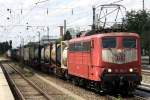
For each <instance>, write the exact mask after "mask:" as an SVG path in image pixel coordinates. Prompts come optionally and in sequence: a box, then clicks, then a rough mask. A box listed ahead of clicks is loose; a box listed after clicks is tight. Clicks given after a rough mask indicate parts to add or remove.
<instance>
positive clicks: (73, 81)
mask: <svg viewBox="0 0 150 100" xmlns="http://www.w3.org/2000/svg"><path fill="white" fill-rule="evenodd" d="M72 84H73V85H76V86H77V85H78V80H77V79H76V78H72Z"/></svg>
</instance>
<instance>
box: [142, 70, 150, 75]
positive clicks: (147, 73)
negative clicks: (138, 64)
mask: <svg viewBox="0 0 150 100" xmlns="http://www.w3.org/2000/svg"><path fill="white" fill-rule="evenodd" d="M142 74H144V75H150V70H142Z"/></svg>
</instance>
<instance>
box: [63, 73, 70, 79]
mask: <svg viewBox="0 0 150 100" xmlns="http://www.w3.org/2000/svg"><path fill="white" fill-rule="evenodd" d="M64 76H65V79H66V80H69V79H70V76H69V74H68V71H65V75H64Z"/></svg>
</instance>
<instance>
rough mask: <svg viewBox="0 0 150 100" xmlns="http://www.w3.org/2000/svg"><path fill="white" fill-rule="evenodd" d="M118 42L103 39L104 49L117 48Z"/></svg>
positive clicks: (114, 39)
mask: <svg viewBox="0 0 150 100" xmlns="http://www.w3.org/2000/svg"><path fill="white" fill-rule="evenodd" d="M116 45H117V41H116V38H110V37H108V38H103V39H102V46H103V48H116Z"/></svg>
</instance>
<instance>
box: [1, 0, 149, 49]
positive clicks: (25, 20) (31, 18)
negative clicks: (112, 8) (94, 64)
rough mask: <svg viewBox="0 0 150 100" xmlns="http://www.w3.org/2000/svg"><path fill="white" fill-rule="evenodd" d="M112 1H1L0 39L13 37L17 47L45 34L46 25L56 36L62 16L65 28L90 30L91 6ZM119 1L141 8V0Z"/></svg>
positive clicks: (4, 39) (127, 7) (122, 3)
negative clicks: (65, 24) (39, 34)
mask: <svg viewBox="0 0 150 100" xmlns="http://www.w3.org/2000/svg"><path fill="white" fill-rule="evenodd" d="M115 1H118V0H0V17H1V18H0V37H1V39H0V42H1V41H6V40H13V46H14V47H17V46H19V45H20V43H23V41H24V44H26V43H27V42H29V41H37V40H38V32H40V33H41V36H43V35H46V34H47V27H49V30H50V31H49V34H50V36H52V37H56V36H59V27H58V26H61V25H63V21H64V19H66V21H67V28H71V27H73V28H80V29H81V30H86V29H89V28H90V27H89V25H91V24H92V6H98V5H102V4H109V3H112V2H115ZM119 4H121V5H123V6H125V7H126V10H127V11H130V10H140V9H142V0H123V1H121V2H119ZM145 9H150V0H145ZM124 13H125V12H124ZM111 18H113V17H111ZM111 18H110V19H111ZM27 26H32V27H28V28H27Z"/></svg>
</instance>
